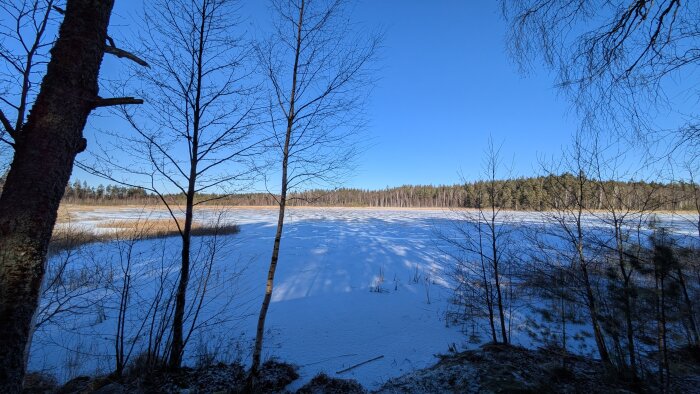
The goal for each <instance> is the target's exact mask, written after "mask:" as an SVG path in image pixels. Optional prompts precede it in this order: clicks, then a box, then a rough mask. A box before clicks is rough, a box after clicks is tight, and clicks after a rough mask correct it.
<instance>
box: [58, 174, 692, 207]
mask: <svg viewBox="0 0 700 394" xmlns="http://www.w3.org/2000/svg"><path fill="white" fill-rule="evenodd" d="M575 182H576V177H575V176H573V175H571V174H568V173H566V174H563V175H549V176H539V177H529V178H517V179H509V180H499V181H496V184H495V185H494V186H495V189H496V190H498V193H499V194H500V196H499V201H502V203H501V205H502V206H501V208H504V209H513V210H544V209H550V208H558V207H556V206H551V204H552V201H560V200H561V199H560V198H553V197H555V196H559V195H560V194H562V193H563V194H564V196H563V198H564V199H566V193H568V190H571V185H572V184H574V183H575ZM488 187H491V186H490V183H489V182H483V181H477V182H469V183H466V184H463V185H452V186H431V185H418V186H411V185H405V186H399V187H393V188H386V189H383V190H364V189H351V188H341V189H337V190H333V191H328V190H309V191H303V192H295V193H291V194H290V201H289V204H290V205H292V206H325V207H330V206H333V207H396V208H459V207H463V208H477V207H479V204H480V203H482V201H483V196H484V195H485V193H486V191H487V188H488ZM606 188H619V189H620V191H621V193H620V195H624V196H625V199H624V200H620V201H619V202H618V203H619V204H620V205H621V206H626V207H629V208H634V209H640V208H653V209H658V210H695V209H697V207H696V205H695V204H696V201H697V200H698V199H697V194H698V193H699V191H700V186H698V185H697V184H692V183H688V182H672V183H660V182H642V181H628V182H621V181H599V182H596V181H590V182H586V190H585V191H584V194H585V196H586V200H587V207H588V208H589V209H601V208H602V205H603V203H604V201H603V190H605V189H606ZM649 196H651V198H650V197H649ZM166 198H167V199H168V200H169V201H170V202H175V203H177V202H178V201H179V200H182V202H184V196H179V195H168V196H166ZM197 200H200V201H201V200H211V202H209V203H210V204H221V205H234V206H272V205H276V204H277V201H276V196H274V195H271V194H269V193H238V194H231V195H228V196H223V195H211V194H208V195H198V196H197ZM64 202H66V203H71V204H98V205H110V204H158V203H160V202H161V201H160V198H159V197H157V196H156V195H154V194H151V193H149V192H147V191H146V190H145V189H142V188H137V187H126V186H116V185H107V186H104V185H98V186H96V187H95V186H89V185H88V184H87V183H86V182H80V181H75V182H73V184H70V185H68V186H67V187H66V192H65V195H64Z"/></svg>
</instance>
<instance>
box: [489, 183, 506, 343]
mask: <svg viewBox="0 0 700 394" xmlns="http://www.w3.org/2000/svg"><path fill="white" fill-rule="evenodd" d="M492 198H495V196H493V197H492ZM491 210H492V211H491V213H492V215H493V216H492V217H491V241H492V245H491V247H492V248H493V276H494V279H495V281H496V301H497V303H498V316H499V318H500V320H501V339H502V340H503V343H508V332H507V331H506V317H505V313H504V311H503V296H502V291H501V279H500V272H499V269H498V263H499V261H498V242H497V241H498V240H497V239H496V220H495V218H496V208H495V205H494V204H492V206H491Z"/></svg>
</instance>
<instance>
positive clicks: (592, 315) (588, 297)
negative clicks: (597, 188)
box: [542, 134, 610, 364]
mask: <svg viewBox="0 0 700 394" xmlns="http://www.w3.org/2000/svg"><path fill="white" fill-rule="evenodd" d="M592 157H593V155H592V154H591V153H590V152H587V150H586V147H585V146H584V143H583V139H582V136H581V135H580V134H577V135H576V137H575V138H574V142H573V145H572V147H571V149H570V151H568V152H564V155H563V158H562V162H561V165H559V166H557V167H556V169H554V170H553V169H552V168H549V169H546V170H545V171H546V172H547V173H548V174H549V175H555V172H556V173H562V172H567V173H569V174H572V175H571V178H561V177H557V176H552V177H551V179H553V180H554V181H555V184H554V185H552V186H553V187H554V190H555V191H554V192H553V193H551V196H552V198H553V201H551V202H550V203H549V205H548V206H546V207H544V208H545V209H544V211H543V216H544V217H545V221H546V223H548V224H547V225H546V227H547V228H546V229H545V231H542V233H543V234H546V235H548V236H551V237H547V239H545V240H544V241H543V242H544V243H545V244H546V246H545V247H544V249H545V250H546V251H548V253H549V254H554V255H558V260H564V261H572V262H575V264H574V267H575V271H576V275H575V277H576V279H577V281H576V282H578V283H577V284H578V285H580V286H576V288H577V289H582V290H583V291H582V292H576V293H577V295H578V296H579V297H578V298H579V299H580V300H582V304H583V305H585V307H586V309H587V310H588V317H589V319H590V322H591V327H592V329H593V337H594V338H595V342H596V346H597V348H598V356H599V357H600V359H601V361H603V363H605V364H610V355H609V352H608V349H607V345H606V342H605V334H604V332H603V329H602V327H601V322H600V321H601V311H600V302H599V300H598V296H597V295H596V291H595V284H594V282H595V279H594V273H595V272H596V271H597V270H598V268H597V267H596V261H595V259H594V258H593V255H594V252H593V251H591V250H590V249H591V247H590V246H591V245H590V240H589V237H590V235H589V234H588V229H587V226H586V223H585V221H586V215H587V214H588V213H589V209H590V206H591V200H592V198H593V196H591V189H592V186H593V184H594V183H593V180H592V179H591V178H590V177H589V176H588V175H587V173H588V172H589V170H590V169H591V165H592ZM549 223H553V224H554V225H553V226H552V227H553V228H551V230H552V231H548V230H549V227H550V225H549ZM552 243H554V245H552ZM562 244H563V247H562Z"/></svg>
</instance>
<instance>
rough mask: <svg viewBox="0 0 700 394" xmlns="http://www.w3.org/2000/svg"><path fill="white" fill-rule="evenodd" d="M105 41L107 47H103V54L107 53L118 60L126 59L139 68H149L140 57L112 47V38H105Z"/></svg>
mask: <svg viewBox="0 0 700 394" xmlns="http://www.w3.org/2000/svg"><path fill="white" fill-rule="evenodd" d="M107 40H108V41H109V45H107V46H105V53H109V54H110V55H114V56H116V57H118V58H127V59H129V60H131V61H132V62H134V63H136V64H138V65H140V66H143V67H148V68H151V66H150V65H149V64H148V63H146V61H145V60H143V59H141V58H140V57H138V56H136V55H134V54H133V53H131V52H128V51H125V50H123V49H120V48H117V47H116V46H115V45H114V40H113V39H112V38H110V37H107Z"/></svg>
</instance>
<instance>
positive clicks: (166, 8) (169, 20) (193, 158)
mask: <svg viewBox="0 0 700 394" xmlns="http://www.w3.org/2000/svg"><path fill="white" fill-rule="evenodd" d="M236 12H237V7H236V3H235V2H234V1H232V0H176V1H162V0H159V1H155V2H153V3H149V5H148V6H147V8H146V11H145V17H144V20H143V28H142V34H141V39H140V41H141V47H140V48H139V52H141V53H143V54H144V55H143V57H144V59H145V60H146V61H147V62H148V63H149V64H150V65H151V69H150V70H149V71H148V72H142V70H140V69H139V68H134V72H135V76H136V78H137V79H138V80H139V81H141V82H142V87H141V88H140V89H139V94H140V95H142V97H144V99H145V101H146V104H145V105H144V106H143V110H139V111H138V112H136V111H132V110H130V109H129V108H127V107H125V106H122V107H120V111H119V112H118V114H119V115H120V116H121V117H122V118H123V119H124V120H125V121H126V122H127V123H128V125H129V126H130V127H131V129H132V130H133V133H132V134H131V135H129V136H123V135H114V134H113V133H112V132H109V131H108V132H107V134H108V135H107V137H106V139H108V140H110V139H109V137H110V135H111V137H114V138H112V139H111V140H110V141H111V143H108V146H106V147H105V146H103V147H102V149H101V151H97V152H94V153H95V158H96V159H95V160H94V163H90V165H87V164H83V165H82V167H83V168H84V169H86V170H87V171H91V172H93V173H95V174H97V175H100V176H103V177H106V178H108V179H111V180H113V181H116V182H119V183H121V184H124V185H131V186H136V185H138V186H139V187H143V188H144V189H145V190H147V191H150V192H152V193H154V194H155V195H157V196H158V198H159V199H160V201H161V202H162V203H163V204H164V206H165V207H166V208H167V210H168V212H169V213H170V215H171V217H172V219H173V220H174V221H175V224H176V226H177V229H178V231H179V234H180V237H181V239H182V248H181V266H180V279H179V281H178V290H177V292H176V296H175V309H174V313H173V324H172V338H171V345H170V350H169V359H170V361H169V364H170V367H172V368H178V367H179V366H180V364H181V362H182V357H183V352H184V349H185V345H186V338H185V336H184V335H183V326H184V323H185V317H186V310H187V307H186V302H187V291H188V283H189V279H190V268H191V265H192V262H191V259H192V251H191V242H192V241H191V240H192V224H193V220H194V213H195V209H196V207H197V206H199V205H201V204H204V203H206V202H208V201H211V200H213V199H219V198H223V197H225V196H226V195H227V193H229V192H230V191H231V188H233V187H235V185H236V183H237V182H241V181H242V180H246V179H247V177H248V176H249V175H250V174H251V169H250V168H251V167H250V166H249V161H250V160H251V158H252V157H254V156H255V155H256V154H257V153H258V151H257V150H256V148H257V147H258V146H259V145H260V139H257V140H256V139H254V138H253V137H255V136H254V134H253V131H254V130H253V126H255V124H254V122H255V114H256V105H257V104H256V102H255V100H254V97H253V95H252V93H253V92H254V89H253V87H252V86H251V85H249V82H250V81H249V79H248V77H249V75H250V74H251V72H252V69H251V67H250V64H249V62H247V58H248V55H249V54H250V49H249V48H246V47H245V43H244V42H243V40H242V38H241V37H239V36H238V35H237V33H236V32H237V31H238V27H237V26H238V18H237V16H236ZM115 152H118V154H117V153H115ZM173 192H175V194H173ZM213 192H218V194H211V193H213ZM183 200H184V206H180V205H179V204H181V203H182V201H183Z"/></svg>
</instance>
